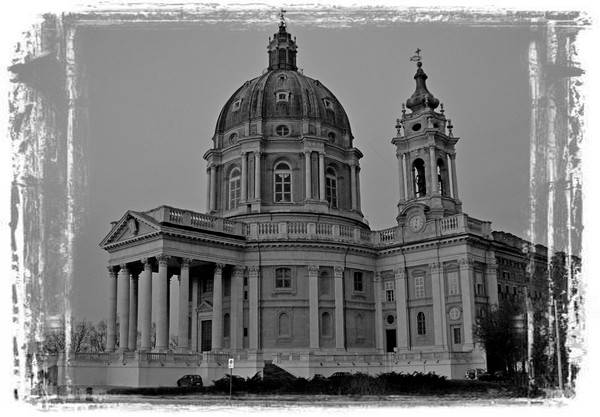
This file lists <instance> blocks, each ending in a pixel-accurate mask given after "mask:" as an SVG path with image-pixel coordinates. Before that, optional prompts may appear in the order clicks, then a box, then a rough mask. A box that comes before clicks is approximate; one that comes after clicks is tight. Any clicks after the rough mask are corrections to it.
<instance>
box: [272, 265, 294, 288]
mask: <svg viewBox="0 0 600 417" xmlns="http://www.w3.org/2000/svg"><path fill="white" fill-rule="evenodd" d="M291 287H292V271H291V269H290V268H277V269H276V270H275V288H291Z"/></svg>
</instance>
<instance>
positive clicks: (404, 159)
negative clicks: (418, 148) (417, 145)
mask: <svg viewBox="0 0 600 417" xmlns="http://www.w3.org/2000/svg"><path fill="white" fill-rule="evenodd" d="M402 172H403V173H404V175H403V178H404V195H405V196H406V199H407V200H408V199H409V197H408V172H407V171H406V154H405V153H403V154H402Z"/></svg>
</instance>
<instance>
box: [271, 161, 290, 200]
mask: <svg viewBox="0 0 600 417" xmlns="http://www.w3.org/2000/svg"><path fill="white" fill-rule="evenodd" d="M273 184H274V186H275V190H274V197H275V202H276V203H291V202H292V169H291V168H290V166H289V165H288V164H287V163H286V162H279V163H278V164H277V165H275V170H274V175H273Z"/></svg>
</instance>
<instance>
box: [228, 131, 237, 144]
mask: <svg viewBox="0 0 600 417" xmlns="http://www.w3.org/2000/svg"><path fill="white" fill-rule="evenodd" d="M237 138H238V135H237V133H232V134H231V135H229V144H230V145H233V144H235V143H236V142H237Z"/></svg>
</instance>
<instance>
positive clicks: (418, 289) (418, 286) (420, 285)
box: [415, 276, 425, 298]
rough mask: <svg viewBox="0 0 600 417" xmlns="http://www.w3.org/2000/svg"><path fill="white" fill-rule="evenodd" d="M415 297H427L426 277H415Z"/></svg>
mask: <svg viewBox="0 0 600 417" xmlns="http://www.w3.org/2000/svg"><path fill="white" fill-rule="evenodd" d="M415 298H425V277H423V276H421V277H415Z"/></svg>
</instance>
